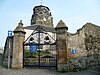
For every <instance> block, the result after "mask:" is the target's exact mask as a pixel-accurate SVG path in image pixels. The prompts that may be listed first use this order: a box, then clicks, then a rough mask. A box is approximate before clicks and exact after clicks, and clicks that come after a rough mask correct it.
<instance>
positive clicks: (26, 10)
mask: <svg viewBox="0 0 100 75" xmlns="http://www.w3.org/2000/svg"><path fill="white" fill-rule="evenodd" d="M40 4H41V0H0V46H2V47H4V45H5V41H6V38H7V35H8V30H12V31H13V30H14V29H15V28H16V26H17V25H18V23H19V21H20V20H22V21H23V24H24V26H29V25H30V20H31V16H32V14H33V8H34V6H37V5H40ZM42 5H44V6H47V7H49V8H50V11H51V13H52V16H53V23H54V26H56V25H57V23H58V22H59V21H60V20H63V21H64V22H65V24H66V26H67V27H68V28H69V30H68V32H71V33H75V32H76V31H77V29H79V28H81V27H82V26H83V25H85V24H86V23H87V22H90V23H93V24H96V25H98V26H100V0H42Z"/></svg>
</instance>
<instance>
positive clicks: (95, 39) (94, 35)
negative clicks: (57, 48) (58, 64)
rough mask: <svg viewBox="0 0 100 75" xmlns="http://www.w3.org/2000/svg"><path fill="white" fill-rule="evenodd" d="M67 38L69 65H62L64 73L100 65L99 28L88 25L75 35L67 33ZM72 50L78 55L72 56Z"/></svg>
mask: <svg viewBox="0 0 100 75" xmlns="http://www.w3.org/2000/svg"><path fill="white" fill-rule="evenodd" d="M67 38H68V39H67V40H66V42H68V43H67V64H66V65H65V64H63V65H62V66H64V67H63V69H62V71H63V70H65V71H79V70H82V69H88V68H90V67H93V66H97V65H100V58H99V57H100V27H99V26H96V25H94V24H91V23H87V24H85V25H84V26H83V27H82V28H80V29H79V30H77V32H76V33H74V34H72V33H69V32H67ZM72 49H76V54H72ZM65 66H66V67H65Z"/></svg>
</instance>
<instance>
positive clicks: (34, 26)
mask: <svg viewBox="0 0 100 75" xmlns="http://www.w3.org/2000/svg"><path fill="white" fill-rule="evenodd" d="M38 26H41V27H42V28H43V29H44V30H45V31H46V32H56V31H55V29H54V27H46V26H43V25H38V24H34V25H31V26H26V27H24V29H30V30H35V29H36V28H37V27H38Z"/></svg>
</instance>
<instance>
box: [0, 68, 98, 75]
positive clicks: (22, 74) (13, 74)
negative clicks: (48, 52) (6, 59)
mask: <svg viewBox="0 0 100 75" xmlns="http://www.w3.org/2000/svg"><path fill="white" fill-rule="evenodd" d="M0 75H100V72H96V71H92V70H87V71H80V72H69V73H59V72H56V70H50V69H39V68H23V69H6V68H3V67H0Z"/></svg>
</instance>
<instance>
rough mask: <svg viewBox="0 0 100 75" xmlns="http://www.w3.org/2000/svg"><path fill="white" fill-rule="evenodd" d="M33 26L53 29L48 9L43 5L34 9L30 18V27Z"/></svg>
mask: <svg viewBox="0 0 100 75" xmlns="http://www.w3.org/2000/svg"><path fill="white" fill-rule="evenodd" d="M34 24H37V25H43V26H46V27H53V17H52V14H51V12H50V9H49V8H48V7H46V6H43V5H39V6H35V7H34V9H33V15H32V17H31V25H34Z"/></svg>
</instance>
